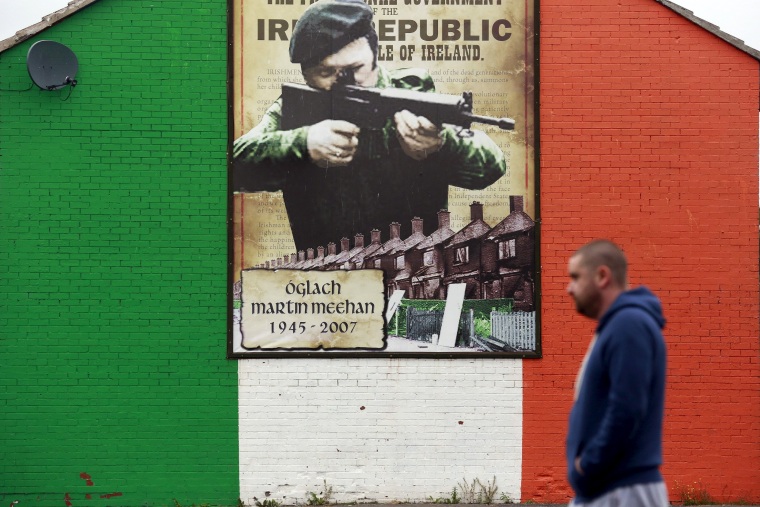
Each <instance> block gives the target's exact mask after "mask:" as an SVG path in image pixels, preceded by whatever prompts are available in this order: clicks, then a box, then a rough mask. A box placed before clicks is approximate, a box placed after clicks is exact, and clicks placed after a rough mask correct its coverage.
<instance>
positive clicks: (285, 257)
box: [282, 255, 290, 264]
mask: <svg viewBox="0 0 760 507" xmlns="http://www.w3.org/2000/svg"><path fill="white" fill-rule="evenodd" d="M288 262H290V255H283V256H282V263H283V264H287V263H288Z"/></svg>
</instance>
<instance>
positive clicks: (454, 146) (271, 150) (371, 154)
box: [232, 67, 506, 250]
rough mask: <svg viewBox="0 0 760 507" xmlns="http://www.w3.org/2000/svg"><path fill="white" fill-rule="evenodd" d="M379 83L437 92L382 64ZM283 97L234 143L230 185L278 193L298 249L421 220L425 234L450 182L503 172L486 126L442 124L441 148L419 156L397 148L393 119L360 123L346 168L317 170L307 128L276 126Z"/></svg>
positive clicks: (427, 80)
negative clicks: (466, 128) (461, 132)
mask: <svg viewBox="0 0 760 507" xmlns="http://www.w3.org/2000/svg"><path fill="white" fill-rule="evenodd" d="M379 70H380V72H379V77H378V83H377V86H378V88H386V87H391V86H392V87H395V88H405V89H410V90H418V91H425V92H432V91H435V85H434V83H433V80H432V78H431V77H430V75H428V74H427V72H425V71H422V70H420V69H401V70H398V71H393V72H389V71H387V70H386V69H384V68H382V67H381V68H380V69H379ZM281 110H282V102H281V99H277V101H276V102H275V103H274V104H272V106H271V107H270V108H269V109H268V110H267V111H266V113H265V114H264V117H263V118H262V120H261V122H260V123H259V124H258V125H256V127H254V128H253V129H252V130H251V131H250V132H248V133H247V134H244V135H242V136H241V137H240V138H238V139H237V140H235V142H234V145H233V162H232V185H233V190H234V191H236V192H261V191H268V192H275V191H282V193H283V199H284V201H285V207H286V209H287V212H288V218H289V220H290V227H291V229H292V232H293V239H294V240H295V244H296V248H297V249H298V250H306V249H307V248H315V249H316V248H317V247H318V246H326V245H327V243H329V242H334V243H336V244H337V243H340V240H341V238H343V237H346V238H351V237H353V236H355V235H356V234H357V233H362V234H364V236H365V237H369V234H370V231H371V230H372V229H379V230H381V231H384V230H385V231H387V230H388V227H389V225H390V224H391V222H399V223H400V224H401V231H402V234H401V237H402V238H405V237H406V236H408V235H409V234H411V220H412V218H414V217H420V218H422V219H423V232H424V233H425V234H426V235H429V234H431V233H432V232H433V231H434V230H436V229H437V228H438V223H437V212H438V211H439V210H441V209H445V208H447V199H448V187H449V185H453V186H457V187H462V188H467V189H483V188H486V187H487V186H489V185H490V184H492V183H493V182H495V181H496V180H498V179H499V178H500V177H501V176H503V175H504V172H505V170H506V164H505V161H504V154H503V153H502V152H501V150H500V149H499V147H498V146H497V145H496V144H495V143H494V142H493V141H492V140H491V139H490V138H489V137H488V136H487V135H486V134H485V133H483V132H479V131H473V134H474V135H473V136H472V137H459V136H458V134H457V132H456V130H455V129H454V128H452V127H448V126H447V127H444V128H443V132H442V136H443V146H442V147H441V149H440V150H439V151H438V152H437V153H435V154H432V155H431V156H429V157H428V158H426V159H425V160H423V161H421V162H420V161H416V160H413V159H412V158H410V157H408V156H407V155H406V154H404V152H403V151H402V149H401V146H400V145H399V143H398V141H397V139H396V135H395V127H394V126H393V122H392V120H391V121H388V123H387V124H386V126H385V127H384V128H383V129H381V130H374V131H373V130H369V129H363V130H362V131H361V133H360V135H359V149H358V151H357V154H356V155H355V157H354V159H353V162H352V163H351V164H350V165H349V166H346V167H339V168H336V167H331V168H328V169H322V168H320V167H317V166H316V165H314V164H312V163H311V162H310V160H309V155H308V150H307V148H306V135H307V132H308V129H309V127H301V128H297V129H293V130H280V118H281Z"/></svg>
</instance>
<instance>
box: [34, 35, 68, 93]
mask: <svg viewBox="0 0 760 507" xmlns="http://www.w3.org/2000/svg"><path fill="white" fill-rule="evenodd" d="M26 67H27V68H28V69H29V76H31V78H32V81H34V84H36V85H37V86H39V87H40V88H42V89H43V90H58V89H60V88H63V87H64V86H69V85H71V86H76V84H77V82H76V80H75V79H74V76H76V73H77V70H79V62H78V61H77V56H76V55H75V54H74V52H73V51H72V50H70V49H69V48H68V47H66V46H64V45H63V44H61V43H58V42H54V41H52V40H41V41H38V42H35V43H34V44H32V47H30V48H29V52H28V53H27V54H26Z"/></svg>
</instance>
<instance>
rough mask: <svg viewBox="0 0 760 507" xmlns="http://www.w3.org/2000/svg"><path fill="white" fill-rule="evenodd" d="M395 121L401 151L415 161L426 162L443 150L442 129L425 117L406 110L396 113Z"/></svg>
mask: <svg viewBox="0 0 760 507" xmlns="http://www.w3.org/2000/svg"><path fill="white" fill-rule="evenodd" d="M393 121H395V122H396V137H397V138H398V142H399V143H401V149H402V150H404V153H406V154H407V155H408V156H409V157H411V158H413V159H414V160H425V159H426V158H427V157H428V156H430V155H431V154H433V153H435V152H437V151H438V150H440V149H441V146H442V145H443V139H442V138H441V129H439V128H438V127H436V126H435V125H434V124H433V123H432V122H431V121H430V120H428V119H427V118H425V117H424V116H417V115H415V114H413V113H410V112H409V111H406V110H404V111H399V112H398V113H396V114H395V115H394V117H393Z"/></svg>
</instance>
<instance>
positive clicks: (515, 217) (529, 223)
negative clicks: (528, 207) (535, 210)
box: [488, 211, 535, 240]
mask: <svg viewBox="0 0 760 507" xmlns="http://www.w3.org/2000/svg"><path fill="white" fill-rule="evenodd" d="M534 226H535V222H533V219H531V218H530V216H528V214H527V213H525V212H524V211H515V212H513V213H510V214H509V215H507V218H505V219H504V220H502V221H501V222H499V223H498V224H496V225H495V226H494V228H493V229H491V230H490V231H489V232H488V239H490V240H493V239H496V238H498V237H499V236H503V235H505V234H510V233H514V232H522V231H528V230H530V229H532V228H533V227H534Z"/></svg>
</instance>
